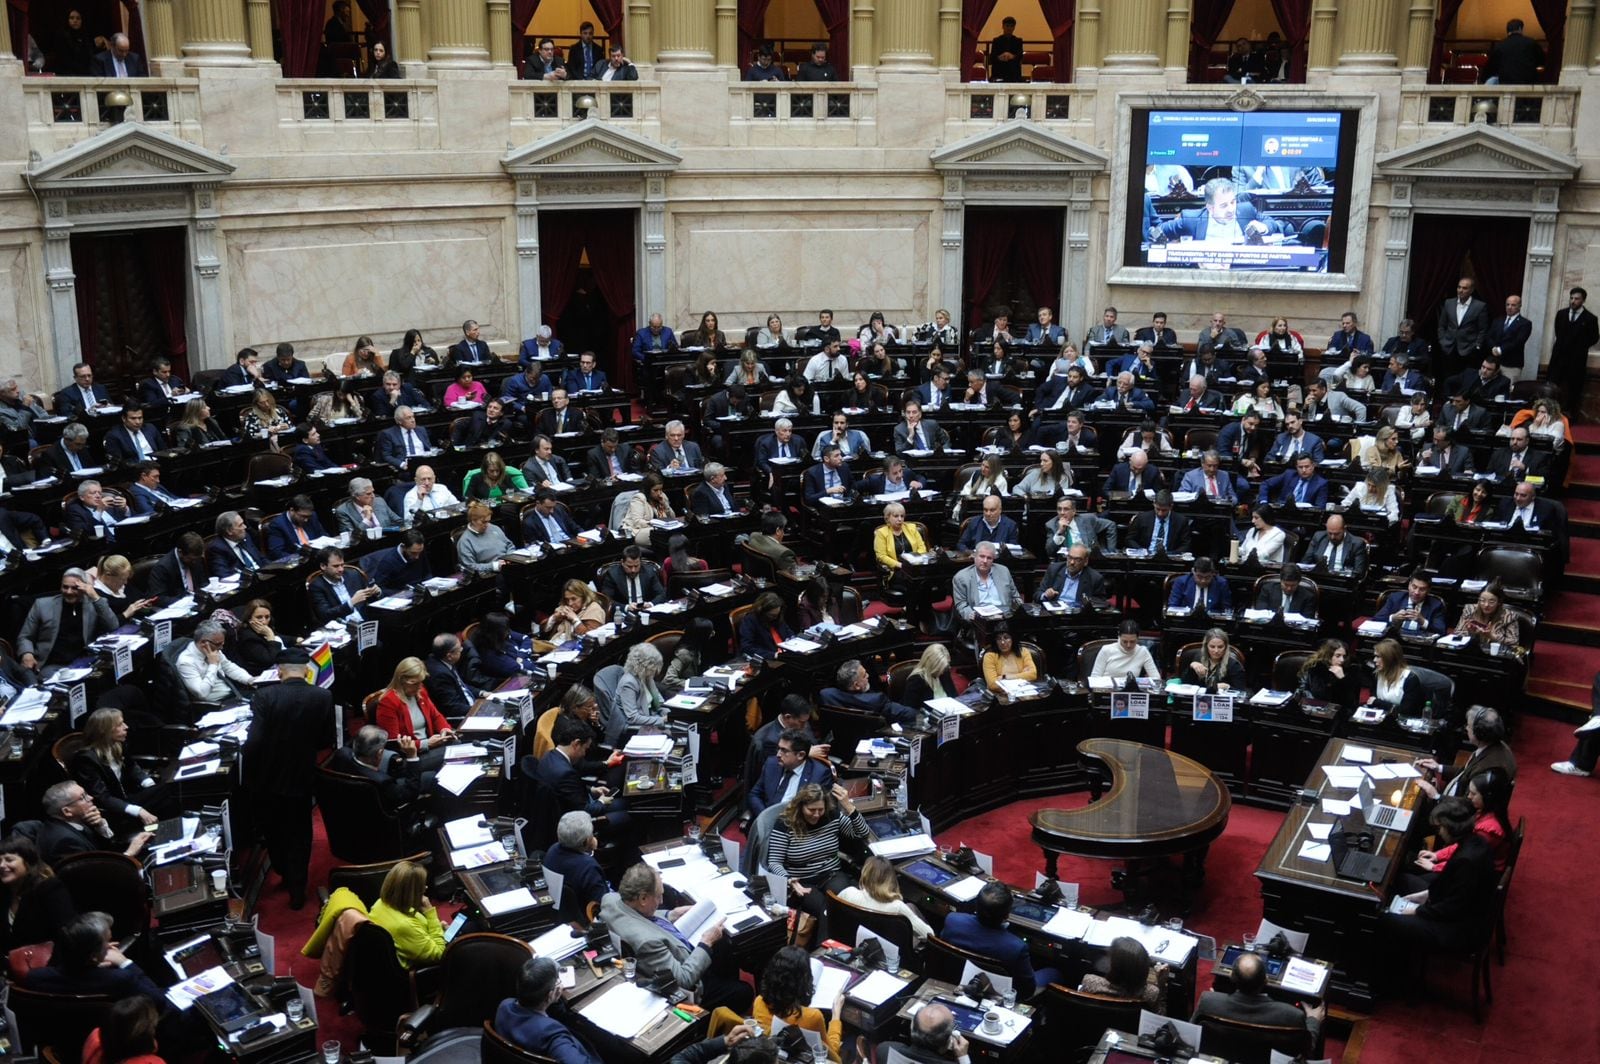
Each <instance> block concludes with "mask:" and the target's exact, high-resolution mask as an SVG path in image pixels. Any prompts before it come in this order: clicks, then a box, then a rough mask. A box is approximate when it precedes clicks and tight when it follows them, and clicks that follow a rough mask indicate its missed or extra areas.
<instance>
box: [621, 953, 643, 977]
mask: <svg viewBox="0 0 1600 1064" xmlns="http://www.w3.org/2000/svg"><path fill="white" fill-rule="evenodd" d="M638 977H639V962H638V961H637V960H636V959H634V958H633V957H624V958H622V978H624V979H626V980H627V981H628V982H630V983H631V982H633V981H634V980H635V979H637V978H638Z"/></svg>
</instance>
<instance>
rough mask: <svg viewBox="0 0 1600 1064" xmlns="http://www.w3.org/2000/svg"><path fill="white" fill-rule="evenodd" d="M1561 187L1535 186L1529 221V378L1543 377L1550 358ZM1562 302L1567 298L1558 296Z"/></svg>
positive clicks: (1525, 284) (1525, 287)
mask: <svg viewBox="0 0 1600 1064" xmlns="http://www.w3.org/2000/svg"><path fill="white" fill-rule="evenodd" d="M1560 198H1561V188H1560V186H1558V185H1546V184H1542V183H1541V184H1535V185H1534V186H1533V217H1532V218H1531V219H1529V221H1528V265H1527V267H1526V272H1525V273H1524V275H1523V278H1522V313H1523V315H1524V316H1525V317H1526V318H1527V319H1528V320H1529V321H1531V322H1533V335H1532V336H1531V337H1529V338H1528V348H1527V358H1526V360H1525V362H1524V364H1523V367H1522V372H1523V374H1524V375H1525V379H1527V380H1533V379H1534V378H1536V377H1538V375H1539V367H1540V366H1542V365H1544V360H1545V359H1546V358H1548V357H1549V352H1550V334H1549V333H1547V332H1545V330H1546V329H1547V328H1549V322H1550V300H1549V294H1548V293H1549V291H1550V274H1551V268H1552V266H1553V264H1554V262H1555V257H1556V248H1555V242H1556V222H1557V217H1558V216H1557V210H1556V207H1557V205H1558V204H1559V203H1560ZM1558 298H1559V299H1560V301H1561V302H1562V303H1565V302H1566V297H1565V296H1560V297H1558Z"/></svg>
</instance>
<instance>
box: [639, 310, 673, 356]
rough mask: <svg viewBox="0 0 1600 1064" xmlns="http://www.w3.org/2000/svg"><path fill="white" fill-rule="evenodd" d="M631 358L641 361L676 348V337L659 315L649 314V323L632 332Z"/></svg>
mask: <svg viewBox="0 0 1600 1064" xmlns="http://www.w3.org/2000/svg"><path fill="white" fill-rule="evenodd" d="M631 347H632V350H633V359H634V361H635V362H643V361H644V360H645V359H646V358H648V357H649V356H650V355H653V354H666V353H667V352H668V351H676V350H677V349H678V338H677V337H676V336H674V335H673V333H672V330H671V329H669V328H667V326H666V325H665V324H663V322H662V320H661V315H659V314H652V315H650V324H648V325H646V326H645V327H644V328H642V329H640V330H639V331H638V332H636V333H634V334H633V343H632V345H631Z"/></svg>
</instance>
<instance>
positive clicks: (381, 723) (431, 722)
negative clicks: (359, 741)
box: [377, 658, 456, 750]
mask: <svg viewBox="0 0 1600 1064" xmlns="http://www.w3.org/2000/svg"><path fill="white" fill-rule="evenodd" d="M427 678H428V667H427V666H426V665H424V664H423V663H422V659H421V658H406V659H404V660H403V661H401V662H400V664H398V665H396V666H395V667H394V675H393V676H392V677H390V679H389V686H388V687H386V688H385V689H384V692H383V697H382V698H379V699H378V709H377V718H378V719H377V724H378V727H380V728H382V729H383V730H384V731H386V732H388V733H389V738H391V739H401V738H409V739H416V740H417V745H418V746H419V747H421V748H422V749H424V750H431V749H432V748H433V747H435V746H442V745H444V744H445V743H453V742H455V741H456V733H455V730H454V729H453V728H451V727H450V722H449V721H448V720H446V719H445V717H444V714H443V713H440V712H439V709H438V707H437V706H435V705H434V704H433V699H431V698H429V697H428V691H427V688H425V687H424V686H423V681H424V680H426V679H427ZM418 715H420V717H421V722H422V724H423V728H422V729H421V730H423V731H425V732H426V736H425V737H420V738H419V737H418V735H417V732H418V730H419V729H418V728H417V727H416V724H417V719H418Z"/></svg>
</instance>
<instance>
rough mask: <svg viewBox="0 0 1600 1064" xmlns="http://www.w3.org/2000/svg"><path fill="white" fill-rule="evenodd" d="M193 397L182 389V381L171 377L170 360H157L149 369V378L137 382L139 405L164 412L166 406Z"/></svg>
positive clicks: (185, 389) (186, 389)
mask: <svg viewBox="0 0 1600 1064" xmlns="http://www.w3.org/2000/svg"><path fill="white" fill-rule="evenodd" d="M193 397H194V393H192V392H190V391H189V389H188V388H186V387H184V384H183V381H182V380H181V379H180V378H178V377H174V376H173V375H172V360H171V359H170V358H158V359H156V361H155V364H154V365H152V366H151V367H150V376H148V377H146V378H145V379H144V380H142V381H140V382H139V405H141V406H153V407H155V408H156V409H157V410H165V409H166V408H167V407H168V405H170V404H171V403H173V402H174V401H176V402H180V403H181V402H183V401H184V400H186V399H191V398H193Z"/></svg>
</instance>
